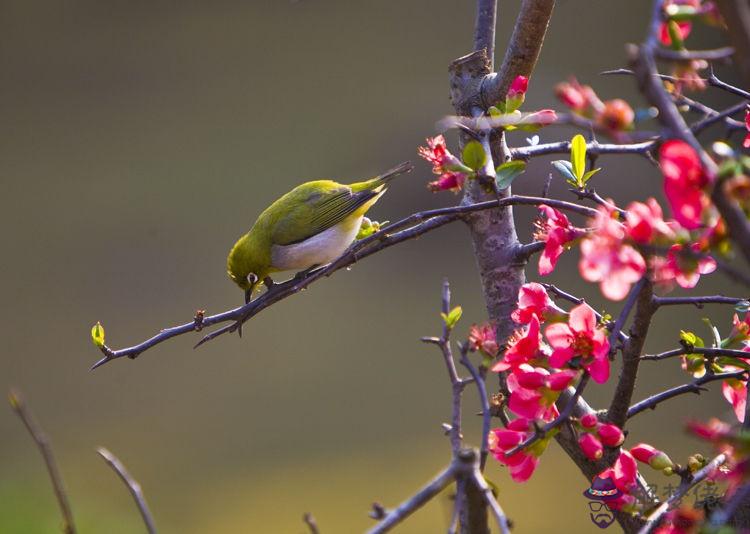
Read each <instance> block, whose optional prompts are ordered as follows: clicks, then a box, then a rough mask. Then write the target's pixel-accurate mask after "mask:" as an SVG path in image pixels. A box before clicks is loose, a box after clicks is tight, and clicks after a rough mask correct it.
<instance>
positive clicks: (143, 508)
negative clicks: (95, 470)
mask: <svg viewBox="0 0 750 534" xmlns="http://www.w3.org/2000/svg"><path fill="white" fill-rule="evenodd" d="M96 452H98V453H99V456H101V457H102V458H104V461H105V462H107V464H108V465H109V466H110V467H111V468H112V469H114V471H115V473H117V476H118V477H120V480H122V482H123V483H124V484H125V485H126V486H127V488H128V491H130V494H131V495H132V496H133V500H134V501H135V504H136V506H138V511H139V512H140V513H141V517H142V518H143V522H144V524H145V525H146V531H147V532H148V533H149V534H156V523H154V518H153V516H152V515H151V511H150V510H149V509H148V504H146V498H145V497H144V496H143V491H142V490H141V485H140V484H139V483H138V481H136V480H135V479H134V478H133V477H132V476H131V475H130V473H129V472H128V470H127V469H126V468H125V466H124V465H123V464H122V462H121V461H120V460H119V459H118V458H117V457H116V456H115V455H114V454H112V453H111V452H110V451H109V450H107V449H105V448H104V447H99V448H98V449H96Z"/></svg>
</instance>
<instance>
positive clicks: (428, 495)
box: [367, 461, 457, 534]
mask: <svg viewBox="0 0 750 534" xmlns="http://www.w3.org/2000/svg"><path fill="white" fill-rule="evenodd" d="M456 471H457V467H456V463H455V461H454V463H452V464H451V465H450V466H448V468H447V469H445V471H443V472H442V473H440V474H439V475H438V476H436V477H435V478H434V479H432V480H431V481H430V482H429V483H428V484H427V485H426V486H424V487H423V488H422V489H420V490H419V491H418V492H417V493H416V494H415V495H414V496H413V497H411V498H409V499H407V500H406V501H404V502H403V503H401V504H400V505H399V506H398V507H397V508H396V509H395V510H392V511H390V512H388V513H387V514H386V516H385V517H384V518H383V520H382V521H381V522H380V523H378V524H377V525H375V526H374V527H373V528H371V529H370V530H368V531H367V533H368V534H382V533H383V532H388V531H389V530H391V529H392V528H393V527H395V526H396V525H398V524H399V523H401V522H402V521H403V520H404V519H406V518H407V517H409V516H410V515H411V514H413V513H414V512H415V511H416V510H417V509H419V508H421V507H422V506H424V505H425V504H426V503H427V502H428V501H429V500H430V499H432V498H433V497H434V496H435V495H437V494H438V493H440V492H441V491H443V490H444V489H445V488H446V487H448V485H449V484H450V483H451V482H453V481H454V480H455V479H456Z"/></svg>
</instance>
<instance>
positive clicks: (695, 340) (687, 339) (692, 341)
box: [680, 330, 705, 348]
mask: <svg viewBox="0 0 750 534" xmlns="http://www.w3.org/2000/svg"><path fill="white" fill-rule="evenodd" d="M680 341H682V342H683V343H685V344H687V345H689V346H690V347H699V348H701V347H705V344H704V342H703V340H702V339H701V338H699V337H698V336H696V335H695V334H694V333H693V332H686V331H685V330H680Z"/></svg>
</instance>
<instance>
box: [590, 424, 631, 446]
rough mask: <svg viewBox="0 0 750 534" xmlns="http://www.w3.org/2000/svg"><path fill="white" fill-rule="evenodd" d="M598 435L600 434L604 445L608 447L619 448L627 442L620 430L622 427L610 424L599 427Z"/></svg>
mask: <svg viewBox="0 0 750 534" xmlns="http://www.w3.org/2000/svg"><path fill="white" fill-rule="evenodd" d="M596 433H597V434H599V439H600V441H601V442H602V445H606V446H607V447H619V446H620V445H622V442H623V441H625V435H624V434H623V433H622V430H620V427H618V426H617V425H613V424H610V423H604V424H602V425H599V428H597V429H596Z"/></svg>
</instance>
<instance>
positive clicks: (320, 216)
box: [227, 162, 412, 302]
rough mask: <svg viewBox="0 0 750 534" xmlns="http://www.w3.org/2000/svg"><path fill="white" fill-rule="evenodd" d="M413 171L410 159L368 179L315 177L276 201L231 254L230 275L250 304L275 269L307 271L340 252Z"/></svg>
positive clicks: (350, 242) (229, 260)
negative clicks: (375, 206) (381, 200)
mask: <svg viewBox="0 0 750 534" xmlns="http://www.w3.org/2000/svg"><path fill="white" fill-rule="evenodd" d="M411 170H412V165H411V163H409V162H405V163H402V164H401V165H398V166H396V167H394V168H393V169H391V170H389V171H387V172H385V173H383V174H382V175H380V176H376V177H375V178H372V179H370V180H366V181H364V182H357V183H353V184H349V185H345V184H340V183H338V182H334V181H333V180H315V181H312V182H306V183H304V184H301V185H298V186H297V187H295V188H294V189H292V190H291V191H289V192H288V193H287V194H285V195H284V196H282V197H281V198H279V199H278V200H276V201H275V202H274V203H273V204H271V205H270V206H269V207H268V208H266V209H265V210H264V211H263V213H261V214H260V216H259V217H258V220H256V221H255V224H254V225H253V227H252V228H251V229H250V231H249V232H248V233H246V234H245V235H243V236H242V237H241V238H240V239H239V240H238V241H237V243H235V245H234V246H233V247H232V250H231V251H230V252H229V256H228V257H227V272H228V274H229V278H231V279H232V281H234V283H236V284H237V285H238V286H240V288H241V289H243V290H244V291H245V302H249V301H250V299H251V297H252V295H253V291H254V290H255V288H256V287H258V284H259V283H260V282H263V283H265V285H266V286H267V287H270V285H271V284H272V280H271V279H270V277H269V276H270V274H271V273H275V272H280V271H290V270H306V269H310V268H313V267H315V266H318V265H325V264H327V263H330V262H332V261H333V260H335V259H336V258H338V257H339V256H341V255H342V254H343V253H344V252H345V251H346V249H348V248H349V245H351V244H352V242H354V239H355V238H356V236H357V233H358V232H359V228H360V225H361V223H362V218H363V217H364V215H365V213H366V212H367V210H369V209H370V207H372V205H373V204H375V202H377V201H378V199H379V198H380V197H381V196H382V195H383V193H385V191H386V189H387V188H388V184H389V183H390V181H391V180H393V178H395V177H396V176H398V175H400V174H404V173H407V172H409V171H411Z"/></svg>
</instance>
